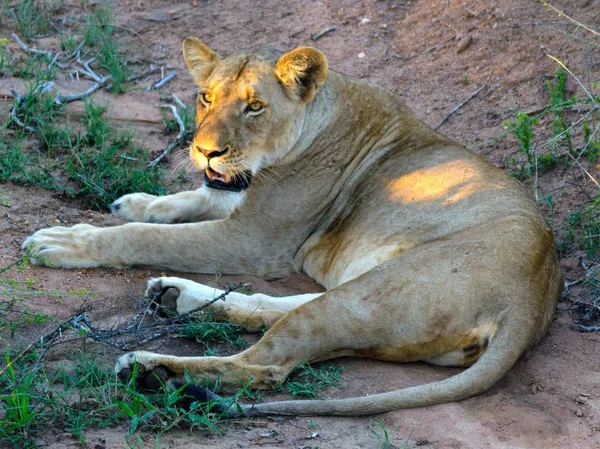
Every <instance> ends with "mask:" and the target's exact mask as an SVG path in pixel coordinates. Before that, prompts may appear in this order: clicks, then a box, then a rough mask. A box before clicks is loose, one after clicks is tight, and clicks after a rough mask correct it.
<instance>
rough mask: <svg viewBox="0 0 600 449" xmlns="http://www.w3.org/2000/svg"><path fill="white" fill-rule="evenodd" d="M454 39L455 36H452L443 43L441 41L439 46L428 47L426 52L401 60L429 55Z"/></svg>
mask: <svg viewBox="0 0 600 449" xmlns="http://www.w3.org/2000/svg"><path fill="white" fill-rule="evenodd" d="M454 39H456V35H454V36H452V37H451V38H449V39H446V40H445V41H443V42H440V43H439V44H436V45H434V46H433V47H429V48H427V49H426V50H423V51H421V52H419V53H414V54H412V55H409V56H407V57H405V58H402V59H403V60H404V61H408V60H409V59H412V58H416V57H417V56H422V55H425V54H427V53H429V52H432V51H434V50H437V49H438V48H440V47H442V46H444V45H446V44H447V43H448V42H450V41H452V40H454Z"/></svg>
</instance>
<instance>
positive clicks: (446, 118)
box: [433, 81, 487, 130]
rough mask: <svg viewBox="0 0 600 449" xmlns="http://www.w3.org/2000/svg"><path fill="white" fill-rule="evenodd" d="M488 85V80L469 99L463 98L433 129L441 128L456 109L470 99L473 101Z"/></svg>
mask: <svg viewBox="0 0 600 449" xmlns="http://www.w3.org/2000/svg"><path fill="white" fill-rule="evenodd" d="M486 86H487V81H486V82H485V83H483V84H482V85H481V86H479V88H478V89H477V90H476V91H475V92H473V93H472V94H471V95H469V96H468V97H467V99H465V100H463V101H462V102H460V103H459V104H457V105H456V106H454V108H452V110H451V111H450V112H449V113H448V114H446V116H445V117H444V118H443V119H442V120H440V122H439V123H438V124H437V125H436V127H435V128H433V129H435V130H438V129H439V128H440V126H442V125H443V124H444V123H445V122H446V120H448V119H449V118H450V117H451V116H452V114H454V113H455V112H456V111H458V110H459V109H460V108H462V107H463V106H464V105H465V104H467V103H468V102H469V101H471V100H472V99H473V98H474V97H475V95H477V94H478V93H479V92H481V91H482V90H483V89H484V88H485V87H486Z"/></svg>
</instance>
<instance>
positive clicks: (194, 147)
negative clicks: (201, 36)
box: [183, 37, 327, 191]
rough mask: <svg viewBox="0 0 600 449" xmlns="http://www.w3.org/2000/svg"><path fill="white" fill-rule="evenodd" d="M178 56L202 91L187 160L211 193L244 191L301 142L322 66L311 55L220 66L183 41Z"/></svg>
mask: <svg viewBox="0 0 600 449" xmlns="http://www.w3.org/2000/svg"><path fill="white" fill-rule="evenodd" d="M183 55H184V58H185V61H186V64H187V66H188V67H189V69H190V70H191V73H192V76H193V78H194V81H195V82H196V84H197V85H198V87H199V89H200V90H199V93H198V100H197V104H196V134H195V136H194V139H193V141H192V144H191V146H190V156H191V159H192V161H193V162H194V165H195V166H196V167H197V168H198V169H199V170H202V171H204V172H205V176H206V185H207V186H208V187H212V188H216V189H222V190H232V191H240V190H243V189H245V188H247V187H248V186H249V185H250V181H251V179H252V176H253V175H254V174H256V173H257V172H258V171H259V170H260V169H261V168H263V167H265V166H268V165H270V164H272V163H273V162H275V161H277V160H278V159H280V158H281V157H282V156H284V155H285V154H286V153H287V152H288V151H289V150H290V149H291V148H292V147H293V145H294V143H295V142H296V140H297V139H298V138H299V135H300V131H301V127H302V119H303V117H304V112H305V109H306V106H307V105H308V104H309V103H310V102H311V101H312V99H313V98H314V96H315V94H316V93H317V91H318V89H319V87H320V86H322V85H323V83H324V82H325V80H326V78H327V59H326V58H325V56H324V55H323V53H321V52H320V51H318V50H317V49H315V48H310V47H300V48H297V49H295V50H293V51H291V52H289V53H286V54H284V55H282V56H281V57H279V58H278V59H273V58H272V57H270V56H269V55H267V54H254V53H253V54H240V55H235V56H230V57H227V58H220V57H219V56H218V55H217V54H216V53H215V52H214V51H213V50H211V49H210V48H208V47H207V46H206V45H204V44H203V43H202V42H201V41H199V40H198V39H196V38H193V37H189V38H187V39H185V40H184V41H183Z"/></svg>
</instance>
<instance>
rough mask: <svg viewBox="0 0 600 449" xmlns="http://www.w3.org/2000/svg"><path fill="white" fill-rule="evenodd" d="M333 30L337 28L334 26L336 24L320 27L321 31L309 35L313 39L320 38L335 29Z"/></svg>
mask: <svg viewBox="0 0 600 449" xmlns="http://www.w3.org/2000/svg"><path fill="white" fill-rule="evenodd" d="M335 30H337V27H336V26H333V27H327V28H324V29H322V30H321V31H319V32H318V33H315V34H313V35H311V36H310V38H311V39H312V40H313V41H316V40H317V39H321V38H322V37H323V36H325V35H326V34H327V33H331V32H333V31H335Z"/></svg>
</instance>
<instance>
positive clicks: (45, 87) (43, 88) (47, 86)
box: [10, 81, 54, 132]
mask: <svg viewBox="0 0 600 449" xmlns="http://www.w3.org/2000/svg"><path fill="white" fill-rule="evenodd" d="M53 87H54V82H53V81H46V82H45V83H42V84H40V85H39V86H37V87H36V88H35V89H34V90H33V92H32V95H33V96H35V95H38V94H40V93H45V92H48V91H49V90H52V88H53ZM10 92H11V93H12V94H13V97H14V99H15V104H14V106H13V108H12V110H11V111H10V116H11V117H12V119H13V121H14V122H15V123H16V124H17V125H18V126H20V127H21V128H23V129H25V130H26V131H29V132H34V131H35V128H34V127H33V126H29V125H26V124H25V123H23V122H22V121H21V119H19V117H18V116H17V110H18V109H19V108H20V107H21V104H22V103H23V97H22V96H21V95H20V94H19V93H18V92H17V91H16V90H14V89H11V90H10Z"/></svg>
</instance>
